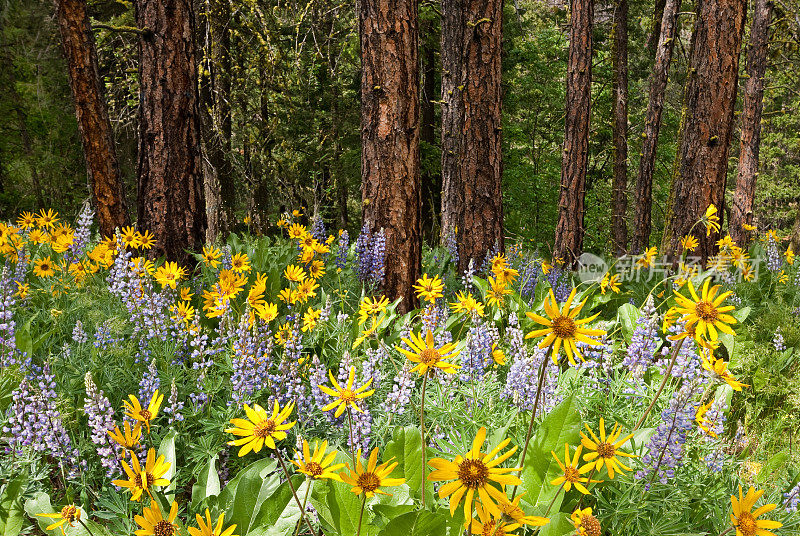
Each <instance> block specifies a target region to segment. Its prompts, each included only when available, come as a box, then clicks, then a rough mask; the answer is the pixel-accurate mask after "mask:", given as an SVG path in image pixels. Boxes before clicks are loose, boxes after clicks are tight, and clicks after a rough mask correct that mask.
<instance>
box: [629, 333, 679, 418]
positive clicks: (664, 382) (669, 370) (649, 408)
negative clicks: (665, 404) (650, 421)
mask: <svg viewBox="0 0 800 536" xmlns="http://www.w3.org/2000/svg"><path fill="white" fill-rule="evenodd" d="M685 340H686V339H685V338H684V339H681V340H679V341H678V344H676V345H675V348H674V349H673V350H672V359H670V361H669V366H668V367H667V370H666V371H664V379H663V380H661V385H659V386H658V391H656V394H655V396H654V397H653V400H651V401H650V405H649V406H647V409H646V410H644V413H643V414H642V416H641V418H640V419H639V421H638V422H637V423H636V426H634V427H633V430H631V432H635V431H636V430H638V429H639V427H640V426H641V425H642V423H644V420H645V419H646V418H647V416H648V415H649V414H650V411H652V409H653V406H655V404H656V400H658V397H659V396H661V391H663V390H664V386H665V385H667V380H668V379H669V377H670V375H671V374H672V368H673V367H674V366H675V361H676V360H677V359H678V352H680V351H681V347H682V346H683V341H685Z"/></svg>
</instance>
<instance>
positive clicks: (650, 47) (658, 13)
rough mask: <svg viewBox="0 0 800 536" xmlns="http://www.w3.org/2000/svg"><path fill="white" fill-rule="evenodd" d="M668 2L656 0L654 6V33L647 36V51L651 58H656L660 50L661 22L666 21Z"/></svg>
mask: <svg viewBox="0 0 800 536" xmlns="http://www.w3.org/2000/svg"><path fill="white" fill-rule="evenodd" d="M666 4H667V0H656V1H655V5H654V6H653V31H652V32H650V35H648V36H647V51H648V53H649V54H648V56H649V57H650V58H654V57H655V55H656V51H657V50H658V43H659V42H660V41H661V30H662V26H661V21H663V20H664V11H665V9H666Z"/></svg>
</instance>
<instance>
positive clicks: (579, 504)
mask: <svg viewBox="0 0 800 536" xmlns="http://www.w3.org/2000/svg"><path fill="white" fill-rule="evenodd" d="M596 472H597V465H595V466H594V467H592V471H591V472H590V473H589V478H587V479H586V480H587V482H586V488H587V489H588V488H589V485H590V484H591V483H592V477H593V476H594V474H595V473H596ZM584 497H586V495H584V494H583V493H581V499H580V500H579V501H578V508H577V509H578V510H580V509H581V505H582V504H583V498H584Z"/></svg>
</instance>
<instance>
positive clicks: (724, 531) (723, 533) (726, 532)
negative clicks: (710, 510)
mask: <svg viewBox="0 0 800 536" xmlns="http://www.w3.org/2000/svg"><path fill="white" fill-rule="evenodd" d="M732 530H733V527H728V528H727V529H725V530H723V531H722V532H720V533H719V536H724V535H725V534H728V533H729V532H730V531H732Z"/></svg>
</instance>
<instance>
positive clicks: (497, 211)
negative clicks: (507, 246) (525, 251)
mask: <svg viewBox="0 0 800 536" xmlns="http://www.w3.org/2000/svg"><path fill="white" fill-rule="evenodd" d="M502 36H503V2H502V1H501V0H443V1H442V101H443V107H442V185H443V188H442V233H443V236H447V235H448V234H451V233H454V232H455V234H456V236H457V242H458V255H459V261H458V268H459V270H460V271H461V272H463V271H464V270H466V269H467V267H468V265H469V261H470V259H474V260H475V261H476V263H480V262H481V261H483V259H484V258H485V256H486V254H487V252H489V251H490V250H492V249H493V248H494V247H495V246H497V247H498V248H499V249H500V250H501V251H502V249H503V247H504V243H503V196H502V191H501V180H502V175H503V169H502V167H503V161H502V151H501V143H500V142H501V138H500V133H501V129H502V126H501V116H500V111H501V101H502V89H501V85H500V83H501V73H502V66H501V54H502Z"/></svg>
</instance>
